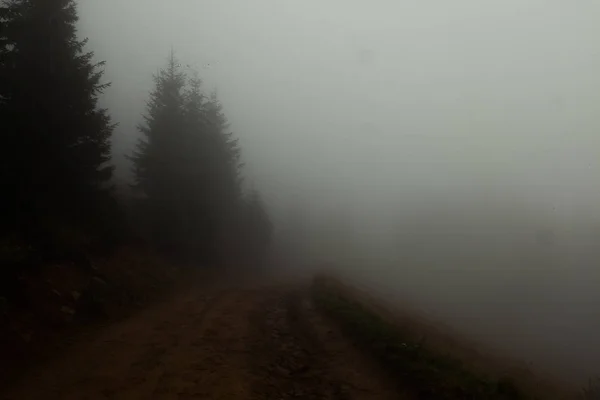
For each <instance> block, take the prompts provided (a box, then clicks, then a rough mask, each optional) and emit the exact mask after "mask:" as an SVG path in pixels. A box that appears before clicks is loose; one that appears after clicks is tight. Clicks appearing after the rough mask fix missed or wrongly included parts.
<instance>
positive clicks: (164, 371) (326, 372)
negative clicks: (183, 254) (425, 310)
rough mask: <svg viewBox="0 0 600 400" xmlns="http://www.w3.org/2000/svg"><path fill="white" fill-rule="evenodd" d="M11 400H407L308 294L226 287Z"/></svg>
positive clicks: (87, 354) (153, 317) (176, 305)
mask: <svg viewBox="0 0 600 400" xmlns="http://www.w3.org/2000/svg"><path fill="white" fill-rule="evenodd" d="M0 398H6V399H19V400H20V399H45V400H46V399H65V400H67V399H72V400H85V399H128V400H130V399H144V400H147V399H214V400H217V399H256V400H259V399H260V400H263V399H264V400H269V399H291V398H298V399H344V400H346V399H348V400H351V399H361V400H362V399H377V400H384V399H390V400H392V399H394V400H397V399H402V398H405V397H404V395H402V394H400V393H398V392H397V391H396V385H395V384H394V382H390V381H389V380H388V379H387V378H386V377H385V374H383V373H382V371H380V370H378V367H377V366H376V365H374V364H372V363H371V361H370V360H369V359H366V358H365V357H364V356H363V354H361V353H360V352H358V351H357V350H356V349H354V347H353V346H352V345H351V343H350V342H349V341H348V340H347V339H346V338H345V337H344V336H343V335H342V334H341V332H340V331H339V330H338V329H337V327H336V326H335V325H333V324H332V323H331V322H330V321H329V320H327V319H326V318H325V317H323V316H322V315H320V314H319V313H318V312H317V311H316V310H315V309H314V308H313V307H312V305H311V303H310V300H309V296H308V291H307V289H306V288H305V287H301V286H296V285H287V284H281V283H280V284H273V285H270V286H269V285H264V284H263V285H261V286H258V285H256V284H249V283H246V284H239V283H238V284H220V285H219V286H218V287H213V288H211V289H205V288H204V289H199V288H195V289H190V290H188V291H186V292H185V293H180V294H179V295H178V296H177V297H176V298H173V299H172V300H171V301H169V302H168V303H163V304H161V305H159V306H158V307H156V308H153V309H149V310H146V311H145V312H143V313H141V314H139V315H137V316H136V317H134V318H131V319H129V320H126V321H123V322H121V323H119V324H116V325H113V326H109V327H107V328H105V329H104V330H103V331H101V332H98V334H97V335H96V336H94V338H93V339H86V340H85V341H82V342H80V343H75V344H74V345H73V346H71V347H70V349H69V351H68V352H66V353H65V354H64V355H63V357H61V358H60V359H58V360H56V361H55V362H53V363H50V364H48V365H45V366H43V367H41V368H40V369H39V370H38V371H35V372H32V373H31V375H30V376H28V377H27V378H26V379H24V380H23V381H22V382H21V383H20V384H18V385H17V386H16V387H14V388H13V389H12V391H11V392H10V393H8V394H7V395H6V396H4V397H1V396H0Z"/></svg>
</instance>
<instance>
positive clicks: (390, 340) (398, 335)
mask: <svg viewBox="0 0 600 400" xmlns="http://www.w3.org/2000/svg"><path fill="white" fill-rule="evenodd" d="M312 297H313V301H314V303H315V305H316V307H317V308H318V309H320V310H321V311H322V312H324V314H326V315H328V316H329V317H330V318H332V319H333V320H334V321H335V322H336V323H337V324H338V325H340V327H341V328H342V329H343V330H344V331H345V333H346V334H347V335H348V336H349V337H350V338H351V339H352V340H353V341H355V343H356V344H357V345H358V347H359V348H361V349H362V350H364V351H365V352H366V353H368V354H369V355H371V356H373V357H374V358H375V359H376V361H377V362H378V364H379V365H381V367H382V369H383V370H384V371H385V372H386V373H389V375H390V377H391V378H392V379H394V380H395V381H397V382H398V384H399V385H400V386H401V387H403V388H409V389H410V390H411V391H412V392H413V393H414V394H415V397H416V398H423V399H448V400H453V399H457V400H458V399H461V400H464V399H507V400H508V399H510V400H518V399H527V400H529V399H543V400H547V399H566V398H573V393H572V392H571V390H570V389H567V388H563V387H562V386H560V387H559V385H556V386H554V384H553V383H551V382H545V381H544V382H542V383H540V381H538V380H536V379H535V378H534V375H533V374H532V373H530V372H529V373H528V374H527V376H523V373H522V371H521V372H516V373H515V372H514V371H513V372H510V371H508V370H507V372H505V373H502V372H501V371H502V369H501V368H491V367H490V368H485V367H482V365H483V364H482V363H481V362H479V363H476V362H471V361H472V360H469V359H468V357H461V356H460V355H458V354H457V351H454V350H456V348H457V347H458V346H453V347H454V348H453V349H452V350H453V351H444V348H443V347H440V346H439V345H436V344H439V342H440V341H438V343H430V341H429V338H428V337H427V334H428V333H429V332H423V330H422V329H421V331H420V332H419V329H414V328H415V327H414V326H411V325H413V322H412V321H411V320H410V318H409V319H406V318H404V319H403V320H402V322H401V323H399V321H398V320H393V318H390V317H389V315H383V314H382V313H380V312H378V310H377V307H374V306H373V304H369V302H368V301H363V300H364V299H361V295H360V294H358V292H356V291H353V290H352V289H351V288H349V287H347V286H345V285H343V284H341V283H340V282H339V281H337V280H335V279H333V278H331V277H323V276H321V277H317V278H315V280H314V282H313V286H312ZM414 323H415V324H417V325H418V324H419V322H417V321H414ZM432 339H433V340H432V342H435V338H433V336H432ZM452 353H453V354H452ZM489 364H490V365H492V364H494V362H489ZM586 398H589V399H596V397H586Z"/></svg>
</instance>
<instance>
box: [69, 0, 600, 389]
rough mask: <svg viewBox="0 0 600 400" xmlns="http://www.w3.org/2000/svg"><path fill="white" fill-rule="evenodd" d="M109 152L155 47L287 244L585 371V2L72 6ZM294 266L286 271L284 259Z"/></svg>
mask: <svg viewBox="0 0 600 400" xmlns="http://www.w3.org/2000/svg"><path fill="white" fill-rule="evenodd" d="M80 17H81V21H80V33H81V34H82V35H84V36H88V37H89V47H90V49H93V50H94V51H95V54H96V58H97V59H98V60H106V61H107V65H106V78H107V79H108V80H110V81H112V83H113V85H112V87H111V88H110V89H109V90H107V92H106V94H105V96H104V98H103V102H104V104H105V105H106V106H107V107H109V109H110V111H111V114H112V116H113V118H114V120H115V121H117V122H119V124H120V125H119V127H118V128H117V131H116V134H115V137H114V146H115V148H116V154H115V162H116V163H117V165H118V173H119V175H120V177H121V179H122V180H124V181H126V180H127V179H129V172H128V168H129V167H128V165H127V163H126V161H125V159H124V157H123V154H125V153H127V152H129V151H130V150H131V147H132V145H133V144H134V143H135V141H136V139H137V135H138V134H137V131H136V129H135V126H136V124H137V123H138V122H139V121H140V116H141V114H142V113H143V111H144V100H145V99H146V97H147V94H148V92H149V90H150V89H151V87H152V74H153V73H154V72H156V70H157V69H158V68H160V67H162V66H163V65H164V63H165V60H166V57H167V55H168V52H169V49H170V48H171V46H173V48H174V49H175V52H176V54H177V56H178V58H179V60H180V61H181V64H182V65H183V66H184V67H185V68H187V66H188V65H189V67H190V68H195V69H198V70H199V71H200V74H201V77H202V78H203V80H204V83H205V85H206V86H207V87H210V88H217V90H218V93H219V96H220V98H221V100H222V102H223V104H224V107H225V110H226V112H227V115H228V117H229V119H230V122H231V123H232V126H231V129H232V130H233V131H234V132H235V134H236V135H237V136H238V137H239V138H240V143H241V145H242V148H243V152H244V161H245V162H246V174H247V175H248V176H249V177H250V180H251V181H252V182H253V184H254V185H255V186H256V187H257V188H259V189H260V190H261V192H262V193H263V195H264V197H265V198H266V200H267V202H268V205H269V208H270V212H271V215H272V217H273V219H274V221H275V223H276V227H277V229H278V230H279V231H280V232H281V234H280V237H284V236H285V237H287V239H288V241H289V240H291V239H290V238H292V237H293V241H295V245H296V246H297V249H302V254H303V257H302V258H296V259H295V262H294V263H290V265H285V266H282V268H301V267H302V266H304V265H309V264H311V263H315V262H323V261H324V260H327V261H331V262H333V263H334V264H335V265H337V266H338V268H341V269H342V270H343V272H344V273H345V274H346V275H347V276H348V277H351V278H353V279H356V280H357V281H358V280H360V282H362V283H363V284H365V285H368V286H369V287H371V288H372V289H373V290H377V291H378V293H379V294H381V295H382V296H383V295H385V296H389V298H390V299H393V300H397V301H401V300H402V301H410V302H412V303H413V304H414V306H415V307H419V308H420V309H422V310H423V311H424V312H427V313H430V314H431V315H433V316H435V317H436V318H439V319H442V320H444V321H446V322H449V323H451V324H452V325H454V326H455V327H456V328H457V329H459V330H462V331H463V332H466V333H467V334H469V335H471V336H473V337H475V338H477V339H478V340H482V341H484V342H486V343H488V344H491V345H493V346H496V347H498V348H501V349H503V350H506V351H507V352H508V353H510V354H513V355H515V356H518V357H520V358H523V359H525V360H527V361H530V362H531V363H532V364H533V365H534V367H535V368H539V369H542V368H546V369H548V370H550V371H551V372H554V373H557V374H560V375H561V376H563V377H565V378H568V379H571V380H575V381H577V382H581V381H583V380H585V379H587V378H588V377H589V376H591V375H597V374H600V291H599V290H598V288H599V287H600V272H599V267H598V260H600V246H598V243H599V242H600V180H599V179H598V177H599V176H600V139H598V134H599V132H600V119H599V116H600V74H599V73H598V71H600V48H599V47H598V41H597V39H598V37H600V3H598V2H595V1H591V0H580V1H576V2H566V1H562V0H555V1H553V0H544V1H542V0H539V1H538V0H527V1H524V0H509V1H506V0H505V1H495V2H481V1H476V0H456V1H453V2H445V1H428V2H423V1H383V0H380V1H377V2H366V1H349V0H345V1H341V0H336V1H334V0H330V1H327V2H323V1H316V0H310V1H309V0H305V1H293V0H286V1H284V0H271V1H262V0H261V1H259V0H254V1H247V0H236V1H233V0H203V1H198V0H178V1H171V2H166V1H157V0H127V1H123V0H118V1H117V0H102V1H98V0H81V1H80ZM292 264H293V265H292Z"/></svg>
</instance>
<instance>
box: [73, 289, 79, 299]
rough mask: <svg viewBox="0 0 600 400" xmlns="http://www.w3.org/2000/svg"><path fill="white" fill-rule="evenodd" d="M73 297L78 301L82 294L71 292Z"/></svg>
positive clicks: (75, 291)
mask: <svg viewBox="0 0 600 400" xmlns="http://www.w3.org/2000/svg"><path fill="white" fill-rule="evenodd" d="M71 296H73V298H74V299H75V300H77V299H79V297H81V293H80V292H78V291H77V290H73V291H72V292H71Z"/></svg>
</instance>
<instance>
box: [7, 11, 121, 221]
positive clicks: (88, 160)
mask: <svg viewBox="0 0 600 400" xmlns="http://www.w3.org/2000/svg"><path fill="white" fill-rule="evenodd" d="M0 19H2V28H3V32H2V33H1V34H0V44H2V46H1V50H0V117H1V118H2V125H3V129H2V140H3V144H2V147H1V148H2V150H1V152H0V160H2V161H0V162H1V163H2V164H1V165H0V180H1V182H2V185H3V186H4V187H6V188H10V189H9V190H11V196H10V197H9V196H3V199H2V200H1V204H0V208H1V209H2V210H3V211H4V213H5V215H3V216H2V217H3V218H4V220H5V221H7V222H12V223H13V227H14V226H15V225H21V226H24V225H28V226H30V225H32V224H33V225H35V224H37V223H39V220H40V219H44V218H46V217H48V216H50V215H51V214H52V216H54V217H60V218H62V217H63V216H66V215H69V216H71V217H73V218H74V219H81V218H82V217H86V216H90V214H92V213H91V212H90V209H92V207H93V205H95V204H97V203H99V202H101V201H104V200H105V199H106V197H107V196H106V195H107V190H108V182H109V181H110V179H111V177H112V172H113V167H112V166H110V165H108V162H109V160H110V138H111V135H112V132H113V129H114V125H113V124H112V123H111V120H110V117H109V115H108V114H107V112H106V110H104V109H102V108H99V107H98V104H97V101H98V96H99V95H100V94H101V93H102V91H103V90H104V89H105V88H106V87H107V86H108V84H106V83H102V82H101V79H102V75H103V72H102V70H101V67H102V66H103V65H104V63H103V62H100V63H94V62H93V61H92V59H93V57H94V54H93V53H92V52H86V51H85V50H84V47H85V45H86V42H87V40H86V39H84V40H79V39H78V38H77V32H76V28H75V25H76V22H77V20H78V16H77V10H76V5H75V2H74V1H73V0H53V1H48V0H11V1H7V2H4V8H3V9H2V15H0ZM100 199H102V200H100ZM9 219H10V221H9ZM28 221H29V222H28Z"/></svg>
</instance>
